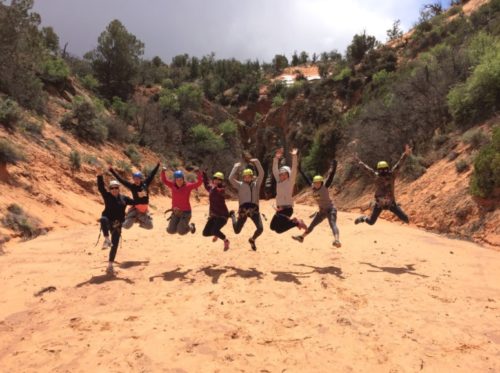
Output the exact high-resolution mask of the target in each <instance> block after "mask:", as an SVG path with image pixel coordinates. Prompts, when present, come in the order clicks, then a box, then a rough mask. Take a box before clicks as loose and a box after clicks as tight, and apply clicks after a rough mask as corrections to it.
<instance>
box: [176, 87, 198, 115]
mask: <svg viewBox="0 0 500 373" xmlns="http://www.w3.org/2000/svg"><path fill="white" fill-rule="evenodd" d="M176 93H177V99H178V100H179V105H180V109H181V110H183V111H184V110H187V109H191V110H198V109H199V108H200V106H201V101H202V99H203V91H202V90H201V88H200V87H198V86H197V85H196V84H192V83H184V84H182V85H181V86H180V87H179V88H177V91H176Z"/></svg>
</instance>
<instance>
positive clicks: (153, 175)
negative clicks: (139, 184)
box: [144, 162, 160, 187]
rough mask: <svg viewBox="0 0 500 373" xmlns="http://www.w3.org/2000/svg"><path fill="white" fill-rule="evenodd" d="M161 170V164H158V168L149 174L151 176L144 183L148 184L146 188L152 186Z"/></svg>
mask: <svg viewBox="0 0 500 373" xmlns="http://www.w3.org/2000/svg"><path fill="white" fill-rule="evenodd" d="M159 168H160V162H158V163H157V164H156V167H155V168H153V171H151V173H150V174H149V176H148V177H147V178H146V181H144V184H146V187H148V186H149V184H151V182H152V181H153V179H154V177H155V175H156V173H157V172H158V169H159Z"/></svg>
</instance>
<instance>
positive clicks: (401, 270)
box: [359, 262, 429, 278]
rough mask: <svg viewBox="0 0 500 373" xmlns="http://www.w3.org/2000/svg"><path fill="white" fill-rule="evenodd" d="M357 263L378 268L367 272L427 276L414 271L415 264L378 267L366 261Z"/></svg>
mask: <svg viewBox="0 0 500 373" xmlns="http://www.w3.org/2000/svg"><path fill="white" fill-rule="evenodd" d="M359 264H364V265H367V266H370V267H372V268H375V269H378V271H374V270H372V269H371V270H370V269H369V270H368V272H387V273H391V274H393V275H402V274H405V273H406V274H409V275H413V276H419V277H424V278H425V277H429V276H427V275H423V274H420V273H417V272H415V268H414V267H415V264H405V266H404V267H379V266H377V265H375V264H372V263H366V262H359Z"/></svg>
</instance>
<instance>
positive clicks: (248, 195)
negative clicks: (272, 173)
mask: <svg viewBox="0 0 500 373" xmlns="http://www.w3.org/2000/svg"><path fill="white" fill-rule="evenodd" d="M255 166H256V167H257V177H256V178H255V180H253V181H252V182H250V183H245V182H244V181H239V180H238V179H237V178H236V175H237V174H238V171H239V170H240V168H241V166H239V167H238V166H236V165H235V166H234V167H233V169H232V170H231V174H230V175H229V182H230V183H231V185H232V186H234V187H235V188H236V189H237V190H238V201H239V204H240V206H241V205H243V204H248V203H250V204H253V205H256V206H259V193H260V187H261V185H262V181H263V180H264V169H263V168H262V165H261V164H260V162H259V161H258V160H257V161H256V162H255Z"/></svg>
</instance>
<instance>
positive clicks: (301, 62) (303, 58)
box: [299, 51, 309, 65]
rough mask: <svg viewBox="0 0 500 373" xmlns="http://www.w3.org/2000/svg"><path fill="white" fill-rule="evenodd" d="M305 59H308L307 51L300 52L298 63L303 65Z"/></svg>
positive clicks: (305, 61)
mask: <svg viewBox="0 0 500 373" xmlns="http://www.w3.org/2000/svg"><path fill="white" fill-rule="evenodd" d="M307 61H309V55H308V54H307V52H306V51H302V52H300V56H299V63H300V64H302V65H305V64H306V63H307Z"/></svg>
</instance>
